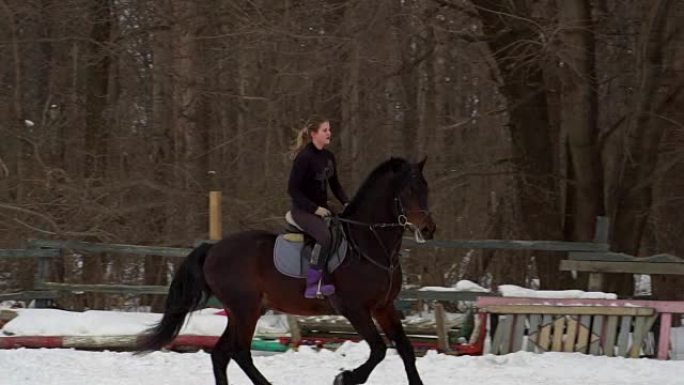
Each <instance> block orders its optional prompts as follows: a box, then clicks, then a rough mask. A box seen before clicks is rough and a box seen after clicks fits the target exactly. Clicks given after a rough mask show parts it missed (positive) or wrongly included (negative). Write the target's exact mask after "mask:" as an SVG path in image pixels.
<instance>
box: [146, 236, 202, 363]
mask: <svg viewBox="0 0 684 385" xmlns="http://www.w3.org/2000/svg"><path fill="white" fill-rule="evenodd" d="M211 246H212V245H211V244H209V243H202V244H201V245H199V246H198V247H196V248H195V249H194V250H193V251H192V252H190V254H189V255H188V256H187V257H186V258H185V260H184V261H183V263H182V264H181V265H180V267H179V268H178V271H177V272H176V274H175V276H174V277H173V281H171V286H170V287H169V293H168V295H167V297H166V310H165V311H164V316H163V317H162V319H161V321H159V323H158V324H157V325H156V326H154V327H152V328H150V329H148V330H147V331H145V332H144V333H143V334H142V335H141V337H140V338H139V339H138V343H137V348H136V354H143V353H149V352H151V351H153V350H159V349H161V348H163V347H164V346H166V345H167V344H169V343H170V342H171V341H173V339H174V338H176V336H178V333H179V332H180V330H181V327H183V322H184V321H185V316H186V315H187V314H188V313H189V312H191V311H193V310H195V309H197V308H199V307H201V306H203V305H205V304H206V303H207V300H208V299H209V296H210V295H211V292H210V290H209V287H208V286H207V284H206V281H205V280H204V272H203V271H202V266H203V265H204V260H205V259H206V258H207V252H208V251H209V249H210V248H211Z"/></svg>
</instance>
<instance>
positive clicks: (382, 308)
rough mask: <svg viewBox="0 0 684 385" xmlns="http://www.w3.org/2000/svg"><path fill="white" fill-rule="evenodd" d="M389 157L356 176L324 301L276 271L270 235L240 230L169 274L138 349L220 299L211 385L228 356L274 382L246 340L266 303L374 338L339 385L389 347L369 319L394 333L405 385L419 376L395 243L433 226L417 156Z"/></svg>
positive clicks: (163, 339) (221, 379)
mask: <svg viewBox="0 0 684 385" xmlns="http://www.w3.org/2000/svg"><path fill="white" fill-rule="evenodd" d="M424 164H425V160H423V161H422V162H420V163H417V164H412V163H409V162H407V161H406V160H404V159H399V158H391V159H389V160H387V161H385V162H383V163H382V164H380V165H379V166H378V167H377V168H376V169H375V170H374V171H373V172H372V173H371V174H370V175H369V177H368V178H367V179H366V181H365V182H364V183H363V184H362V186H361V188H360V189H359V191H358V193H357V194H356V196H355V197H354V199H353V200H352V201H351V202H350V204H349V205H348V206H347V208H346V209H345V210H344V212H343V213H342V214H341V215H340V216H339V217H338V218H337V219H338V220H339V221H340V222H342V225H343V227H344V230H345V231H344V233H345V237H346V238H347V240H348V241H349V244H350V245H351V247H350V250H349V253H350V254H349V255H348V256H347V258H346V260H345V261H344V263H343V264H342V265H341V266H340V267H338V268H337V269H336V270H335V271H334V272H333V273H331V275H330V277H328V278H329V279H330V281H331V282H332V283H334V284H335V286H336V288H337V292H336V293H335V294H334V295H333V296H331V297H329V298H328V299H327V300H322V299H305V298H304V286H305V282H304V279H297V278H291V277H287V276H285V275H283V274H281V273H279V272H278V271H277V270H276V268H275V266H274V262H273V246H274V242H275V239H276V235H275V234H273V233H270V232H266V231H244V232H239V233H235V234H232V235H229V236H227V237H225V238H224V239H222V240H221V241H219V242H218V243H216V244H214V245H209V244H202V245H201V246H199V247H197V248H196V249H194V250H193V251H192V252H191V253H190V255H188V257H187V258H186V259H185V260H184V261H183V263H182V264H181V266H180V267H179V269H178V271H177V272H176V274H175V277H174V279H173V281H172V282H171V286H170V288H169V293H168V297H167V302H166V311H165V312H164V316H163V317H162V320H161V321H160V322H159V324H157V325H156V326H155V327H154V328H152V329H150V330H149V331H147V332H146V334H145V335H144V336H143V338H141V343H140V345H139V352H147V351H152V350H158V349H160V348H162V347H163V346H164V345H166V344H168V343H169V342H171V341H172V340H173V339H174V338H175V337H176V336H177V335H178V333H179V331H180V329H181V326H182V325H183V322H184V320H185V317H186V315H187V313H188V312H190V311H192V310H194V309H197V308H198V307H200V306H201V305H203V304H204V303H205V302H206V299H207V297H208V296H209V295H212V294H213V295H214V296H215V297H216V298H218V299H219V300H220V301H221V303H222V304H223V305H224V307H225V308H226V309H227V310H228V311H229V314H230V318H229V322H228V326H227V328H226V330H225V332H224V333H223V335H221V337H220V338H219V339H218V342H217V343H216V346H214V349H213V350H212V352H211V360H212V365H213V370H214V377H215V380H216V385H227V384H228V378H227V373H226V369H227V366H228V363H229V361H230V359H231V358H232V359H234V360H235V361H236V362H237V363H238V365H239V366H240V368H242V370H243V371H244V372H245V374H246V375H247V376H248V377H249V378H250V380H251V381H252V382H253V383H254V384H257V385H267V384H270V383H269V382H268V381H267V380H266V378H264V376H263V375H262V374H261V373H260V372H259V370H258V369H257V368H256V367H255V366H254V364H253V362H252V356H251V351H250V345H251V341H252V337H253V334H254V329H255V326H256V323H257V320H258V318H259V315H260V310H261V308H262V306H264V305H265V306H267V307H269V308H272V309H276V310H279V311H282V312H286V313H292V314H302V315H319V314H335V313H337V314H342V315H344V316H345V317H346V318H347V319H348V320H349V322H350V323H351V324H352V325H353V326H354V328H355V329H356V331H357V332H358V333H359V335H360V336H362V337H363V338H364V339H365V340H366V342H367V343H368V344H369V345H370V348H371V352H370V356H369V358H368V360H367V361H366V362H365V363H364V364H362V365H361V366H359V367H358V368H356V369H354V370H351V371H349V370H346V371H343V372H341V373H339V374H338V375H337V376H336V377H335V380H334V384H336V385H349V384H363V383H365V382H366V380H367V379H368V376H369V375H370V373H371V371H372V370H373V369H374V368H375V366H376V365H377V364H378V363H379V362H380V361H382V360H383V359H384V357H385V352H386V350H387V347H386V345H385V342H384V340H383V339H382V337H381V335H380V333H379V331H378V330H377V328H376V326H375V324H374V323H373V318H375V320H376V321H377V322H378V324H379V325H380V326H381V328H382V330H383V331H384V333H385V335H386V336H387V337H388V338H389V339H390V340H391V341H393V342H394V344H395V346H396V349H397V350H398V352H399V354H400V356H401V359H402V360H403V362H404V367H405V369H406V374H407V376H408V381H409V384H410V385H419V384H422V383H423V382H422V381H421V379H420V376H419V375H418V371H417V370H416V365H415V355H414V352H413V347H412V345H411V344H410V342H409V340H408V338H407V337H406V334H405V332H404V330H403V328H402V324H401V322H400V319H399V316H398V313H397V311H396V309H395V308H394V300H395V298H396V297H397V294H398V293H399V290H400V288H401V282H402V278H401V274H402V273H401V268H400V265H399V250H400V247H401V240H402V234H403V232H404V230H405V229H406V228H410V229H412V230H414V231H415V232H416V238H420V236H419V235H420V234H422V236H424V237H425V238H426V239H431V238H432V236H433V234H434V232H435V229H436V226H435V224H434V222H433V221H432V218H431V216H430V212H429V210H428V185H427V182H426V181H425V178H424V177H423V165H424Z"/></svg>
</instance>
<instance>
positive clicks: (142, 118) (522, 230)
mask: <svg viewBox="0 0 684 385" xmlns="http://www.w3.org/2000/svg"><path fill="white" fill-rule="evenodd" d="M0 20H2V21H1V22H0V247H7V248H12V247H18V246H20V245H21V242H23V241H25V240H27V239H31V238H49V239H76V240H82V241H90V242H105V243H126V244H136V245H157V246H179V247H190V246H191V245H193V243H194V242H196V241H197V240H202V239H206V238H207V221H208V210H207V195H208V192H209V191H210V190H211V189H213V188H217V189H219V190H220V191H221V192H222V194H223V216H222V220H223V230H224V233H230V232H234V231H239V230H243V229H252V228H254V229H256V228H263V229H269V230H273V231H279V230H281V229H282V228H283V226H284V220H283V215H284V213H285V212H286V211H287V210H288V209H289V205H290V198H289V196H288V195H287V175H288V172H289V169H290V167H291V162H292V160H291V158H290V157H289V155H288V149H289V147H290V146H291V144H292V141H293V139H294V137H295V135H296V133H297V131H298V130H299V129H300V128H301V127H302V126H303V124H304V122H305V121H306V120H307V119H308V118H309V117H310V116H313V115H323V116H326V117H328V118H329V119H330V122H331V126H332V132H333V140H332V145H331V150H332V151H333V152H334V153H335V155H336V157H337V161H338V168H339V174H340V181H341V182H342V185H343V186H344V187H345V189H346V190H347V192H348V194H349V195H353V193H354V191H356V189H357V188H358V187H359V185H360V184H361V183H362V182H363V181H364V179H365V178H366V176H367V175H368V174H369V173H370V171H371V170H373V168H374V167H375V166H376V165H378V164H379V163H380V162H382V161H383V160H385V159H387V158H389V157H391V156H397V157H404V158H406V159H408V160H411V161H418V160H420V159H422V158H423V157H425V156H427V158H428V160H427V163H426V166H425V175H426V179H427V181H428V183H429V185H430V208H431V210H432V212H433V217H434V219H435V222H436V223H437V225H438V228H439V230H438V233H437V234H436V238H437V239H441V240H450V239H521V240H525V239H528V240H567V241H591V239H592V238H593V235H594V227H595V222H596V217H597V216H606V217H608V218H609V219H610V224H611V232H610V244H611V250H614V251H618V252H624V253H627V254H630V255H635V256H650V255H654V254H659V253H669V254H673V255H676V256H679V257H684V237H682V229H684V215H683V214H684V109H682V106H684V92H683V91H684V22H683V21H684V1H682V0H567V1H565V0H564V1H560V0H556V1H554V0H505V1H504V0H502V1H496V0H374V1H364V0H284V1H269V0H235V1H231V0H203V1H188V0H60V1H57V0H0ZM338 208H339V207H338ZM563 258H564V256H563V254H560V253H553V252H521V251H507V252H503V251H496V252H493V251H481V250H459V249H421V250H420V251H417V250H412V251H411V252H410V253H408V255H407V256H406V257H405V259H404V260H403V263H404V270H405V276H406V277H405V279H406V283H407V284H416V285H451V284H453V283H455V282H456V281H458V280H460V279H470V280H473V281H475V282H480V283H486V284H487V285H492V286H495V285H497V284H502V283H510V284H519V285H523V286H530V285H531V284H532V282H536V281H537V280H538V282H539V285H540V287H541V288H546V289H570V288H585V287H586V279H587V278H586V277H585V276H584V275H583V274H579V275H577V276H573V275H571V274H569V273H565V272H564V273H561V272H559V269H558V265H559V261H560V260H561V259H563ZM139 264H140V263H138V262H133V260H126V259H121V258H117V259H114V258H111V257H110V256H108V255H98V256H94V257H92V258H84V259H82V260H81V259H80V257H79V256H78V255H70V256H65V257H64V258H63V260H61V261H60V262H59V263H58V265H59V266H57V269H56V270H55V271H56V274H57V275H58V277H56V279H58V280H63V281H71V282H92V283H96V282H120V281H124V280H129V279H132V278H131V277H133V278H135V277H142V275H144V277H142V278H140V279H144V280H145V281H146V283H148V284H152V283H154V284H160V283H164V282H166V280H167V279H168V274H167V273H168V271H172V269H173V267H174V266H173V265H174V263H172V261H171V260H169V259H167V258H162V257H148V259H147V261H146V262H145V263H144V266H139ZM33 269H34V267H33V266H28V265H26V264H18V263H16V262H7V261H0V291H1V290H10V289H21V288H25V287H26V286H27V285H29V284H30V282H31V279H32V276H33V274H34V272H33ZM144 270H147V271H148V273H147V274H143V273H141V271H144ZM151 271H154V272H155V273H154V274H150V273H149V272H151ZM606 283H607V285H608V287H607V288H606V289H607V291H613V292H616V293H619V294H620V295H627V296H629V295H631V294H632V293H633V291H634V277H633V276H632V275H628V274H613V275H611V276H610V279H609V280H608V281H607V282H606ZM652 284H653V294H654V296H655V297H657V298H662V299H671V300H673V299H680V300H681V299H684V279H682V278H672V276H670V277H667V276H653V277H652Z"/></svg>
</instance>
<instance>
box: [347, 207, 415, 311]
mask: <svg viewBox="0 0 684 385" xmlns="http://www.w3.org/2000/svg"><path fill="white" fill-rule="evenodd" d="M394 202H395V204H396V211H397V213H398V214H397V221H396V222H378V223H369V222H362V221H357V220H354V219H347V218H341V217H336V220H338V221H340V222H342V223H345V224H347V225H354V226H361V227H367V228H368V230H370V232H371V233H372V234H373V236H375V239H376V240H377V242H378V244H380V246H381V247H382V250H383V251H384V252H385V256H386V257H387V261H388V264H387V265H384V264H382V263H381V262H378V261H376V260H375V259H373V258H371V257H370V256H369V255H368V254H366V253H365V252H364V251H363V250H362V249H361V248H360V247H359V245H358V243H356V241H355V240H354V239H353V238H352V236H351V232H350V231H349V230H348V231H347V232H346V233H347V234H346V236H347V239H348V240H349V243H350V245H351V247H352V249H353V250H356V252H357V253H358V254H359V255H360V256H361V257H362V258H364V259H365V260H367V261H368V262H370V263H371V264H372V265H374V266H376V267H378V268H380V269H382V270H384V271H386V272H387V274H388V275H389V285H388V288H387V293H386V295H385V302H387V301H388V300H389V294H390V291H391V289H392V284H393V282H392V280H393V278H394V274H393V273H394V270H395V269H396V268H397V267H399V265H400V263H399V247H400V246H401V240H402V239H401V237H399V240H398V241H397V242H396V243H395V244H394V245H392V247H391V248H389V249H388V248H387V246H386V245H385V242H383V240H382V238H380V235H379V234H378V232H377V229H386V228H402V229H403V230H405V229H406V228H409V229H412V230H413V231H414V232H415V235H416V241H417V242H419V243H423V242H425V239H424V238H423V236H422V234H421V232H420V230H419V228H418V226H416V225H414V224H413V223H411V222H409V220H408V217H407V216H406V210H405V209H404V205H403V204H402V202H401V199H399V198H398V197H395V198H394ZM416 211H420V212H424V213H428V214H429V212H428V211H427V210H416Z"/></svg>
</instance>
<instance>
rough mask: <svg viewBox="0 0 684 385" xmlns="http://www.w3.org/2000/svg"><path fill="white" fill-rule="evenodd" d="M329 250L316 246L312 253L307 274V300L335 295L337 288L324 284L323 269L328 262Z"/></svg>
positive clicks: (305, 295) (305, 293) (305, 294)
mask: <svg viewBox="0 0 684 385" xmlns="http://www.w3.org/2000/svg"><path fill="white" fill-rule="evenodd" d="M327 257H328V250H323V248H322V247H321V245H318V244H317V245H316V246H314V248H313V251H312V252H311V264H310V266H309V271H308V272H307V274H306V290H305V291H304V297H305V298H321V297H323V296H329V295H332V294H334V293H335V286H333V285H331V284H323V267H324V266H326V265H327V262H328V258H327Z"/></svg>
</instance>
